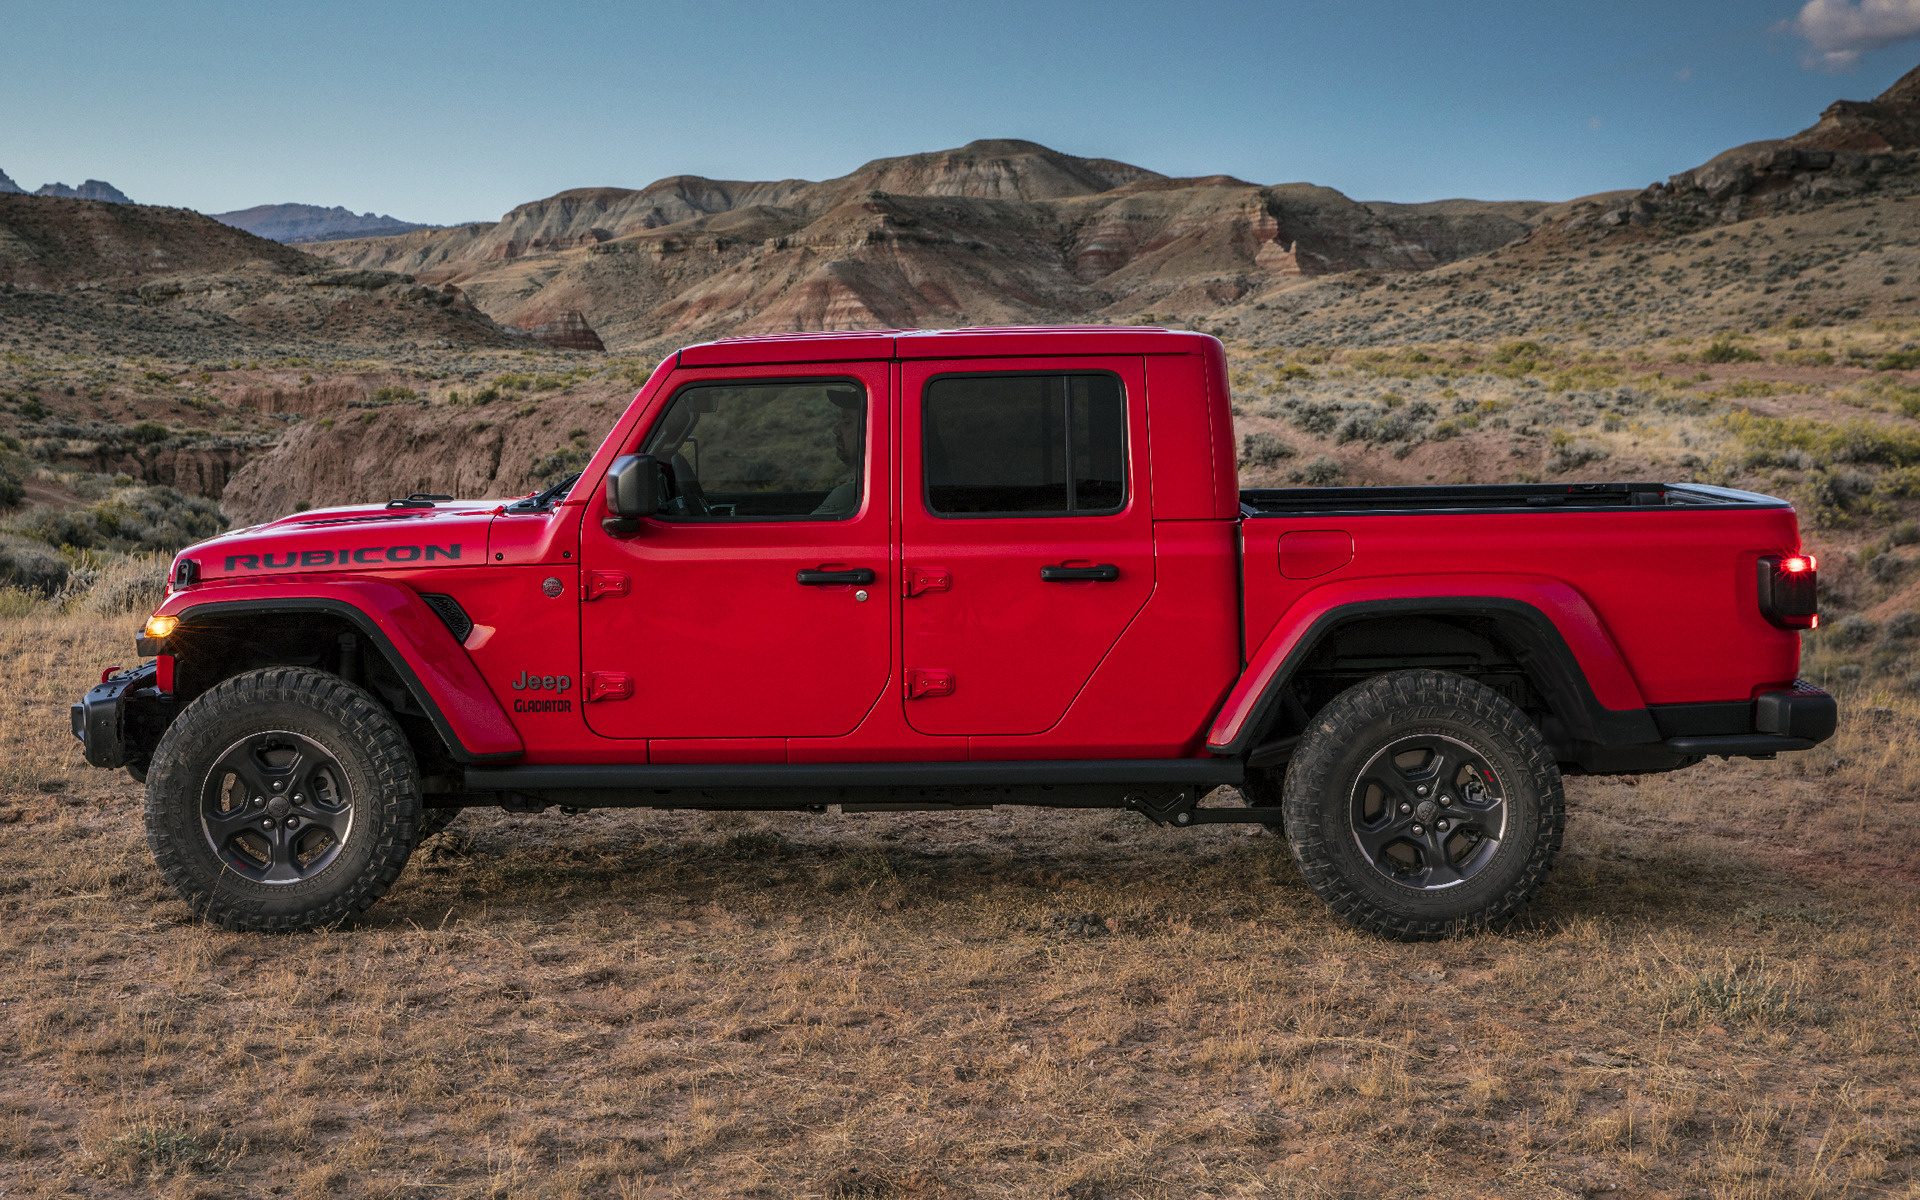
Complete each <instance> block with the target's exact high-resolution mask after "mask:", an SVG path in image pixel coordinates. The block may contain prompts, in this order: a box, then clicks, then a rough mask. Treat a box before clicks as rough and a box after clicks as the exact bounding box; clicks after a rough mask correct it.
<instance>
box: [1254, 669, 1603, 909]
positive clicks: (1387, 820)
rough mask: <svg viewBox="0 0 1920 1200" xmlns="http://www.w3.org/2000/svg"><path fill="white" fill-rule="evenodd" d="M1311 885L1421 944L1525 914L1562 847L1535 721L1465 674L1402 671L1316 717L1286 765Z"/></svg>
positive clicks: (1337, 905)
mask: <svg viewBox="0 0 1920 1200" xmlns="http://www.w3.org/2000/svg"><path fill="white" fill-rule="evenodd" d="M1285 797H1286V798H1285V806H1284V807H1285V810H1286V830H1287V840H1288V843H1289V844H1290V845H1291V846H1292V848H1293V856H1294V861H1296V862H1297V863H1299V865H1300V870H1301V873H1302V874H1303V875H1305V877H1306V880H1307V884H1308V886H1309V887H1311V888H1312V889H1313V890H1314V892H1315V893H1317V894H1318V895H1319V896H1320V898H1321V899H1322V900H1325V901H1326V902H1327V904H1328V905H1329V906H1331V907H1332V908H1333V910H1334V911H1335V912H1337V913H1339V914H1340V916H1341V917H1343V918H1345V919H1346V920H1347V921H1348V922H1350V923H1351V924H1353V925H1355V926H1356V927H1358V928H1360V929H1364V930H1367V931H1369V932H1372V933H1377V934H1381V935H1384V936H1386V937H1392V938H1397V939H1399V940H1401V941H1426V940H1430V939H1433V938H1440V937H1445V936H1447V935H1449V934H1453V933H1460V932H1467V931H1471V930H1476V929H1488V928H1499V927H1500V926H1503V925H1505V924H1507V923H1508V922H1510V921H1512V920H1513V919H1514V918H1515V917H1517V916H1518V915H1519V914H1520V913H1522V912H1523V911H1525V909H1526V906H1527V904H1528V903H1529V902H1530V901H1531V900H1532V898H1533V896H1534V894H1535V893H1537V892H1538V891H1539V890H1540V886H1541V884H1542V883H1543V882H1544V881H1545V879H1546V876H1547V873H1548V872H1549V871H1550V870H1551V869H1552V867H1553V862H1554V859H1555V858H1556V857H1557V856H1558V854H1559V851H1560V840H1561V833H1562V830H1563V828H1564V826H1565V821H1566V798H1565V795H1564V793H1563V792H1562V790H1561V786H1560V768H1559V766H1558V764H1557V763H1555V762H1554V759H1553V753H1552V751H1551V750H1549V749H1548V747H1547V744H1546V739H1545V738H1544V737H1542V736H1541V733H1540V729H1539V727H1538V726H1536V725H1535V724H1534V723H1533V720H1532V719H1531V718H1530V717H1528V716H1527V714H1525V713H1523V712H1521V711H1520V710H1519V709H1518V708H1516V707H1515V706H1514V705H1513V704H1512V703H1511V702H1510V701H1508V700H1507V699H1505V698H1504V697H1502V696H1501V695H1500V694H1499V693H1497V692H1495V691H1493V690H1492V689H1490V688H1488V687H1486V686H1485V685H1483V684H1481V683H1478V682H1476V681H1474V680H1471V679H1467V678H1465V677H1463V676H1459V675H1451V674H1445V673H1442V672H1437V671H1396V672H1393V673H1392V674H1388V675H1380V676H1376V677H1375V678H1373V679H1370V680H1367V681H1366V682H1365V683H1361V684H1358V685H1356V686H1354V687H1351V688H1348V689H1347V690H1346V691H1344V692H1342V693H1341V694H1340V695H1338V696H1336V697H1334V699H1333V700H1332V701H1331V702H1329V703H1328V704H1327V706H1326V707H1325V708H1323V709H1321V710H1320V711H1319V712H1317V713H1315V714H1314V715H1313V717H1312V719H1311V720H1310V721H1309V722H1308V725H1307V729H1306V731H1305V732H1304V733H1303V734H1302V736H1301V739H1300V744H1299V746H1298V748H1297V749H1296V750H1295V752H1294V756H1293V759H1292V760H1291V761H1290V762H1289V763H1288V766H1287V777H1286V788H1285Z"/></svg>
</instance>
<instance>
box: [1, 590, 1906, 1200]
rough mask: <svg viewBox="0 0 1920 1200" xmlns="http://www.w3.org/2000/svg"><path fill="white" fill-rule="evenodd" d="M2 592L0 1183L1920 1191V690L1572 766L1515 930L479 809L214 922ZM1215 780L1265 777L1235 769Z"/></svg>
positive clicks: (1270, 891)
mask: <svg viewBox="0 0 1920 1200" xmlns="http://www.w3.org/2000/svg"><path fill="white" fill-rule="evenodd" d="M132 620H133V619H132V618H125V619H122V620H121V621H119V622H116V621H114V620H106V619H102V618H99V617H95V616H81V615H57V614H53V613H51V612H47V613H41V614H38V615H29V616H26V617H22V618H18V619H14V620H9V621H6V622H0V739H3V740H4V745H0V755H3V756H4V759H3V764H4V765H0V1064H4V1069H0V1196H46V1195H81V1196H99V1197H110V1196H135V1195H142V1196H144V1195H155V1194H160V1195H168V1196H207V1197H215V1196H218V1197H226V1196H247V1197H252V1196H262V1197H265V1196H289V1197H319V1196H331V1195H340V1196H419V1197H481V1196H487V1197H517V1196H553V1197H565V1196H618V1197H638V1196H721V1195H725V1196H766V1197H803V1196H820V1197H959V1196H980V1197H987V1196H1012V1197H1028V1196H1057V1197H1072V1198H1074V1200H1092V1198H1095V1197H1159V1196H1168V1197H1173V1196H1178V1197H1197V1196H1219V1197H1225V1196H1301V1197H1319V1196H1353V1197H1360V1196H1366V1197H1397V1196H1460V1195H1475V1196H1514V1197H1532V1196H1576V1195H1597V1194H1603V1193H1609V1192H1611V1193H1615V1194H1618V1195H1622V1196H1674V1197H1681V1196H1686V1197H1693V1196H1700V1197H1756V1198H1758V1197H1787V1196H1792V1197H1839V1196H1861V1197H1870V1196H1871V1197H1879V1196H1916V1195H1920V1070H1917V1069H1916V1062H1917V1061H1920V951H1917V950H1916V946H1920V903H1917V902H1916V885H1917V884H1920V864H1917V863H1916V855H1915V848H1916V846H1920V803H1916V796H1917V795H1920V792H1917V791H1916V788H1915V783H1916V779H1915V776H1916V774H1920V722H1917V721H1916V720H1915V716H1914V714H1915V712H1916V711H1920V710H1916V708H1915V707H1914V706H1913V705H1912V704H1911V703H1910V702H1908V701H1906V700H1903V699H1891V698H1889V696H1887V695H1869V694H1864V693H1863V694H1859V695H1850V696H1848V697H1846V703H1845V705H1844V706H1843V712H1845V713H1846V714H1847V717H1846V721H1847V724H1846V726H1845V727H1844V729H1843V731H1842V734H1841V735H1840V737H1839V738H1837V739H1836V740H1835V741H1834V742H1833V743H1830V744H1829V745H1828V746H1826V747H1822V748H1821V749H1819V750H1816V751H1813V752H1811V753H1808V754H1805V755H1800V756H1795V757H1794V758H1793V759H1792V760H1791V761H1787V760H1782V761H1780V762H1775V763H1733V764H1723V763H1717V762H1715V763H1710V764H1706V765H1702V766H1699V767H1696V768H1694V769H1692V770H1690V771H1687V772H1684V773H1680V774H1675V775H1669V776H1657V777H1650V778H1646V779H1643V780H1640V781H1638V782H1637V783H1636V782H1632V781H1620V780H1589V779H1576V780H1572V781H1570V782H1569V786H1568V794H1569V801H1570V830H1569V837H1568V844H1567V849H1566V852H1565V855H1564V857H1563V859H1562V862H1561V865H1560V867H1559V869H1558V871H1557V873H1556V874H1555V876H1554V878H1553V880H1552V882H1550V883H1549V885H1548V887H1547V889H1546V891H1545V893H1544V894H1543V895H1542V897H1541V899H1540V901H1539V903H1538V904H1537V905H1536V906H1535V907H1534V909H1533V910H1532V912H1531V914H1530V916H1529V917H1528V919H1527V920H1526V921H1525V923H1524V924H1523V925H1522V926H1520V927H1519V928H1516V929H1513V930H1510V931H1508V932H1505V933H1500V934H1493V935H1485V936H1476V937H1471V938H1466V939H1462V940H1458V941H1453V942H1448V943H1444V944H1439V945H1428V946H1403V945H1397V944H1392V943H1386V942H1381V941H1376V940H1373V939H1370V938H1367V937H1363V936H1359V935H1357V934H1355V933H1353V932H1351V931H1349V930H1348V929H1346V928H1345V927H1344V926H1342V925H1341V924H1340V923H1338V922H1337V921H1336V920H1335V919H1333V918H1332V917H1331V916H1330V915H1329V914H1328V913H1327V912H1326V911H1325V910H1324V909H1323V908H1322V907H1321V906H1320V905H1319V903H1318V902H1317V901H1316V900H1315V899H1314V898H1313V897H1312V895H1311V894H1310V893H1309V892H1308V891H1307V890H1306V888H1305V887H1304V886H1303V885H1302V883H1301V881H1300V877H1299V875H1298V873H1297V871H1296V869H1295V868H1294V866H1293V863H1292V860H1291V858H1290V857H1289V855H1288V853H1287V850H1286V847H1285V845H1284V843H1283V842H1282V841H1280V840H1279V839H1277V838H1275V837H1273V836H1271V835H1268V834H1266V833H1264V832H1260V833H1257V834H1249V833H1248V832H1246V831H1243V830H1241V829H1239V828H1238V827H1231V826H1228V827H1213V828H1211V829H1207V830H1202V831H1176V830H1171V829H1167V830H1162V829H1157V828H1155V827H1153V826H1151V825H1149V824H1147V823H1146V822H1145V821H1144V820H1142V819H1141V818H1138V817H1134V816H1131V815H1124V814H1106V813H1093V814H1075V813H1057V812H1050V811H1045V810H1010V809H997V810H993V811H990V812H982V813H970V814H952V815H948V814H912V813H909V814H889V815H864V816H837V815H828V816H791V817H789V816H738V815H705V814H695V813H661V814H653V813H601V814H588V815H583V816H578V817H569V816H564V815H561V814H559V813H558V812H551V813H548V814H544V815H541V816H508V815H503V814H498V813H490V812H471V813H467V814H465V815H464V816H463V817H462V819H461V821H460V822H459V823H458V824H456V825H455V826H454V827H453V829H451V830H449V831H448V832H446V833H444V834H441V835H439V836H438V837H437V838H435V839H434V840H432V841H431V842H429V843H428V844H427V845H425V846H423V847H422V848H421V850H420V851H419V852H418V853H417V854H416V855H415V858H414V861H413V864H412V865H411V866H410V867H409V868H408V870H407V872H406V874H405V875H404V876H403V877H402V878H401V880H400V883H399V885H398V886H397V887H396V888H395V890H394V891H393V892H392V893H391V894H390V895H389V896H388V898H387V899H386V900H385V901H383V902H382V903H380V904H379V905H377V906H376V907H375V908H374V909H373V910H372V912H371V913H370V915H369V919H368V920H367V921H365V922H364V923H363V924H362V925H361V926H360V927H358V928H354V929H349V930H342V931H337V932H330V933H325V934H319V935H313V936H299V937H271V936H257V935H247V934H231V933H224V932H221V931H219V930H215V929H210V928H206V927H204V926H201V925H199V924H196V923H195V922H194V920H193V918H192V916H191V914H190V913H189V912H188V911H187V909H186V907H185V906H184V905H183V904H181V902H180V901H178V900H177V899H175V898H174V897H173V895H172V894H171V893H170V892H169V891H168V890H167V889H166V888H165V886H164V885H163V884H162V883H161V881H160V879H159V877H158V875H157V873H156V872H155V870H154V867H153V865H152V862H151V860H150V858H149V857H148V854H147V850H146V846H145V842H144V836H143V834H142V831H141V826H140V816H139V806H140V792H139V789H138V787H137V785H135V784H134V783H132V782H131V781H130V780H129V779H127V778H126V777H125V776H124V775H120V774H109V773H106V772H101V771H95V770H93V769H91V768H87V767H85V766H84V765H79V764H78V762H77V752H76V748H75V744H74V743H73V741H72V739H71V737H70V735H69V734H68V733H67V731H66V724H67V721H66V713H65V711H64V710H65V706H66V705H67V704H68V703H69V702H70V701H71V699H72V698H73V697H74V696H76V695H77V694H78V693H79V692H80V691H82V690H83V689H84V688H85V686H86V685H87V683H88V681H89V680H90V679H91V678H92V677H94V676H95V674H96V673H97V672H98V670H99V668H100V667H101V666H102V665H104V664H107V663H110V662H113V661H116V660H117V659H125V658H126V652H127V650H128V646H127V642H126V638H127V635H128V634H129V632H130V629H128V628H122V627H121V626H122V625H130V624H131V623H132ZM1212 802H1213V803H1233V802H1235V801H1234V798H1233V797H1232V795H1231V793H1224V792H1223V793H1221V794H1219V795H1216V797H1215V798H1214V799H1213V801H1212Z"/></svg>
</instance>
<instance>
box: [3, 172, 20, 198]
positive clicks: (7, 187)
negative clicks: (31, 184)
mask: <svg viewBox="0 0 1920 1200" xmlns="http://www.w3.org/2000/svg"><path fill="white" fill-rule="evenodd" d="M24 191H26V189H25V188H23V187H21V186H20V185H19V184H17V183H15V182H14V181H13V180H11V179H9V178H8V177H7V173H6V172H5V171H0V196H3V195H7V194H8V193H12V194H14V195H18V194H19V193H21V192H24Z"/></svg>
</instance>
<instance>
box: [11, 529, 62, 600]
mask: <svg viewBox="0 0 1920 1200" xmlns="http://www.w3.org/2000/svg"><path fill="white" fill-rule="evenodd" d="M70 573H71V568H70V567H69V566H68V564H67V560H66V559H64V558H62V557H61V556H60V555H58V554H56V553H54V552H53V551H52V550H50V549H48V548H47V546H46V545H45V544H44V543H41V542H36V541H32V540H30V539H27V538H23V537H13V536H10V535H7V534H0V584H5V585H7V586H10V587H14V588H18V589H20V590H22V591H25V592H31V593H33V594H35V595H39V596H51V595H52V594H53V593H55V592H57V591H59V590H60V589H61V588H62V587H64V586H66V582H67V576H68V575H69V574H70Z"/></svg>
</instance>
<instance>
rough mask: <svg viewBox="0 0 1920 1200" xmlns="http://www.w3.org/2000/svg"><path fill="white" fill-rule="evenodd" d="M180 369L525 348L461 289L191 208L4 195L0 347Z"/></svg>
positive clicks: (0, 221) (1, 211) (0, 203)
mask: <svg viewBox="0 0 1920 1200" xmlns="http://www.w3.org/2000/svg"><path fill="white" fill-rule="evenodd" d="M7 342H10V343H12V344H13V345H15V346H23V345H25V346H30V345H43V344H45V345H58V346H64V347H65V348H67V349H69V350H70V351H73V352H80V351H93V352H100V353H109V354H112V353H150V354H158V355H163V356H169V357H192V356H197V355H202V354H205V355H222V354H229V353H236V352H250V353H255V354H258V353H262V352H269V353H270V352H274V351H276V350H278V352H281V353H296V352H300V350H302V349H305V348H311V347H313V346H314V345H316V344H318V345H358V346H378V347H383V348H388V349H391V348H395V347H398V346H405V345H410V344H417V345H429V346H432V345H444V346H446V347H449V348H450V347H454V346H470V347H478V346H507V345H513V344H524V342H523V341H521V339H517V338H514V337H510V336H509V335H508V334H507V333H505V332H504V331H502V330H501V329H500V328H499V327H498V326H496V325H495V324H494V323H493V322H492V321H491V320H489V319H488V318H487V317H486V316H485V315H484V314H482V313H480V312H478V311H477V310H476V309H475V308H474V307H473V305H472V304H471V303H469V302H468V301H467V299H466V297H465V296H464V295H462V294H461V292H460V290H459V289H458V288H457V287H450V286H439V287H426V286H422V285H420V284H418V283H416V282H415V281H414V280H412V279H410V278H408V277H407V276H404V275H398V274H395V273H392V272H386V271H370V270H357V271H346V270H341V269H340V268H339V267H338V266H336V265H335V264H333V263H330V262H327V261H325V260H322V259H317V258H314V257H312V256H311V255H308V254H305V253H302V252H301V251H298V250H294V249H291V248H289V247H286V246H282V245H279V244H278V243H276V242H271V241H268V240H266V239H264V238H258V237H255V236H253V235H252V234H249V233H246V232H244V231H242V230H239V229H234V228H231V227H229V226H227V225H223V224H221V223H220V222H218V221H214V220H212V219H210V218H208V217H204V216H201V215H200V214H198V213H194V212H188V211H186V210H184V209H174V208H154V207H149V206H145V205H134V204H117V203H102V202H98V201H90V200H68V199H56V198H51V197H40V196H24V195H5V196H0V343H7Z"/></svg>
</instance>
